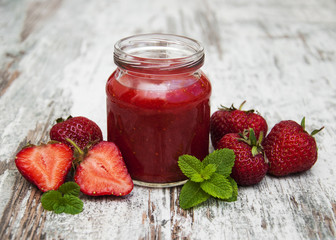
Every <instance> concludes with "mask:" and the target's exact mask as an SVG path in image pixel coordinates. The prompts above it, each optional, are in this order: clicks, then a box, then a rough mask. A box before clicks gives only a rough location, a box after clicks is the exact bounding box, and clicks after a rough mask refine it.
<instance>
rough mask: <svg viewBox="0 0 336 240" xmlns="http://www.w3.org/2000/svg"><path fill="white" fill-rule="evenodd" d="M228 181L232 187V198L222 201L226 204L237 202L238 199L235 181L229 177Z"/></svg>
mask: <svg viewBox="0 0 336 240" xmlns="http://www.w3.org/2000/svg"><path fill="white" fill-rule="evenodd" d="M227 179H228V180H229V182H230V183H231V187H232V197H230V198H228V199H224V200H225V201H227V202H234V201H237V198H238V185H237V183H236V181H235V180H234V179H233V178H231V177H228V178H227Z"/></svg>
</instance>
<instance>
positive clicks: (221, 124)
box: [210, 101, 268, 148]
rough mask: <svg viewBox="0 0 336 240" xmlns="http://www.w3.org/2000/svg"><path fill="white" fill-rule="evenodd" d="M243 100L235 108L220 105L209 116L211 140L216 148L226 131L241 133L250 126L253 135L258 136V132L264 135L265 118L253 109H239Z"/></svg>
mask: <svg viewBox="0 0 336 240" xmlns="http://www.w3.org/2000/svg"><path fill="white" fill-rule="evenodd" d="M244 103H245V101H244V102H243V103H242V104H241V105H240V107H239V109H236V108H235V107H234V106H233V105H232V106H231V107H230V108H227V107H223V106H222V107H221V108H219V110H218V111H216V112H214V113H213V114H212V116H211V118H210V134H211V142H212V145H213V146H214V148H216V145H217V142H218V141H219V140H220V139H221V138H222V137H223V136H224V135H225V134H228V133H242V132H243V131H244V130H245V129H249V128H252V129H253V130H254V132H255V135H256V136H257V137H259V135H260V133H261V132H263V135H264V136H266V133H267V129H268V127H267V123H266V120H265V119H264V118H263V117H262V116H260V115H259V114H257V113H255V112H254V110H248V111H243V110H241V108H242V106H243V105H244Z"/></svg>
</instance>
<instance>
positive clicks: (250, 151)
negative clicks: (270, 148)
mask: <svg viewBox="0 0 336 240" xmlns="http://www.w3.org/2000/svg"><path fill="white" fill-rule="evenodd" d="M247 135H249V137H247ZM261 141H262V137H260V138H259V139H258V141H257V140H256V137H255V134H254V131H253V129H251V128H250V130H249V134H248V131H244V134H238V133H228V134H226V135H225V136H224V137H222V138H221V140H220V141H219V142H218V144H217V149H222V148H229V149H232V150H233V151H234V154H235V162H234V166H233V168H232V173H231V177H232V178H233V179H234V180H235V181H236V182H237V184H238V185H241V186H248V185H254V184H257V183H259V182H260V181H261V180H262V179H263V178H264V177H265V175H266V173H267V170H268V164H267V163H266V161H265V159H264V154H263V151H262V148H261V145H260V142H261Z"/></svg>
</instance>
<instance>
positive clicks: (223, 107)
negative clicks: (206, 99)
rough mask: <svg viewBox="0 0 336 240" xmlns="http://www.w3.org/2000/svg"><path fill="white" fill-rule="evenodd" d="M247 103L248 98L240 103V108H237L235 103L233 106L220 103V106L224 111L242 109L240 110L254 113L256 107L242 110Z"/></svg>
mask: <svg viewBox="0 0 336 240" xmlns="http://www.w3.org/2000/svg"><path fill="white" fill-rule="evenodd" d="M245 103H246V100H244V101H243V102H242V103H241V104H240V105H239V108H238V109H237V108H236V107H235V106H234V105H233V103H232V104H231V107H225V106H223V105H220V107H219V108H218V109H219V110H223V111H228V112H232V111H235V110H240V111H244V112H246V113H254V109H250V110H242V109H243V106H244V104H245Z"/></svg>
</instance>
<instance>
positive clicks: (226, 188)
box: [200, 173, 233, 199]
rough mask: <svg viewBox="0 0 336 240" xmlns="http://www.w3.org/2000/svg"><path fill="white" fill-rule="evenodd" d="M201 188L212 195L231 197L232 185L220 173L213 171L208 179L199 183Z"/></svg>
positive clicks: (222, 197)
mask: <svg viewBox="0 0 336 240" xmlns="http://www.w3.org/2000/svg"><path fill="white" fill-rule="evenodd" d="M200 186H201V188H202V189H203V190H204V191H205V192H206V193H208V194H210V195H211V196H213V197H216V198H220V199H228V198H230V197H232V193H233V190H232V186H231V183H230V181H229V180H228V179H227V178H226V177H224V176H223V175H221V174H218V173H214V174H213V175H212V177H211V178H210V179H209V180H206V181H204V182H202V183H201V184H200Z"/></svg>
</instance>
